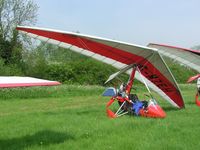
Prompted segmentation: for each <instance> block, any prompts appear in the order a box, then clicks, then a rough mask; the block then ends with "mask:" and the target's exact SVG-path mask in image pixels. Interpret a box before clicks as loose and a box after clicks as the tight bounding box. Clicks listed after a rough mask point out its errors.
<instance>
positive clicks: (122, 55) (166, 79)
mask: <svg viewBox="0 0 200 150" xmlns="http://www.w3.org/2000/svg"><path fill="white" fill-rule="evenodd" d="M17 30H19V31H20V32H22V33H24V34H26V35H28V36H30V37H33V38H36V39H40V40H42V41H45V42H48V43H51V44H55V45H57V46H60V47H63V48H67V49H69V50H72V51H74V52H77V53H80V54H83V55H86V56H88V57H91V58H94V59H96V60H99V61H101V62H104V63H106V64H109V65H112V66H113V67H115V68H117V69H122V68H125V67H126V66H128V65H131V64H137V66H138V67H139V69H140V71H141V73H142V76H143V77H144V79H145V80H146V82H147V84H148V85H149V87H150V88H152V89H153V90H154V91H156V92H157V93H158V94H159V95H161V96H162V97H163V98H164V99H165V100H167V101H168V102H170V103H171V104H172V105H173V106H175V107H179V108H182V107H184V102H183V98H182V95H181V92H180V89H179V87H178V85H177V84H176V81H175V79H174V77H173V75H172V74H171V72H170V70H169V69H168V67H167V66H166V64H165V62H164V61H163V59H162V57H161V56H160V54H159V53H158V52H157V50H156V49H153V48H148V47H143V46H138V45H133V44H129V43H124V42H120V41H115V40H109V39H104V38H99V37H94V36H88V35H83V34H78V33H71V32H64V31H58V30H51V29H44V28H36V27H22V26H19V27H17ZM127 73H130V71H127ZM136 78H137V79H138V80H140V81H142V79H141V77H140V75H139V73H137V72H136Z"/></svg>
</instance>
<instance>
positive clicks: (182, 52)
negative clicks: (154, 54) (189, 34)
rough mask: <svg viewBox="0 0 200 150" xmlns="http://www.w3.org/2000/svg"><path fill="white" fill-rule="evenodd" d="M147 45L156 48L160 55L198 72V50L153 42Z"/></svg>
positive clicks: (199, 54) (199, 64)
mask: <svg viewBox="0 0 200 150" xmlns="http://www.w3.org/2000/svg"><path fill="white" fill-rule="evenodd" d="M148 47H151V48H157V49H158V51H159V53H161V54H162V55H164V56H166V57H169V58H171V59H174V60H176V61H177V62H178V63H180V64H183V65H185V66H187V67H190V68H192V69H194V70H196V71H197V72H200V51H198V50H192V49H186V48H180V47H175V46H169V45H164V44H154V43H150V44H149V45H148Z"/></svg>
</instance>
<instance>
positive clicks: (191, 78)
mask: <svg viewBox="0 0 200 150" xmlns="http://www.w3.org/2000/svg"><path fill="white" fill-rule="evenodd" d="M199 77H200V74H197V75H196V76H193V77H190V78H189V79H188V81H187V83H190V82H192V81H194V80H197V79H198V78H199Z"/></svg>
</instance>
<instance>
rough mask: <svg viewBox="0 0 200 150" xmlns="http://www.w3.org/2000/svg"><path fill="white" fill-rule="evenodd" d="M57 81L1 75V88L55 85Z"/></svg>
mask: <svg viewBox="0 0 200 150" xmlns="http://www.w3.org/2000/svg"><path fill="white" fill-rule="evenodd" d="M59 84H60V83H59V82H57V81H49V80H43V79H37V78H32V77H15V76H13V77H8V76H4V77H0V88H14V87H31V86H54V85H59Z"/></svg>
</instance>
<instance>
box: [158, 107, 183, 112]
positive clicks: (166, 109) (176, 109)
mask: <svg viewBox="0 0 200 150" xmlns="http://www.w3.org/2000/svg"><path fill="white" fill-rule="evenodd" d="M162 108H163V110H164V111H179V110H180V109H178V108H175V107H171V106H166V107H162Z"/></svg>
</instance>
